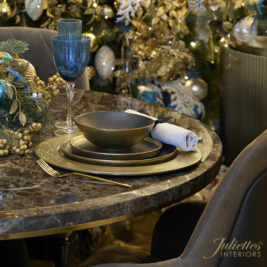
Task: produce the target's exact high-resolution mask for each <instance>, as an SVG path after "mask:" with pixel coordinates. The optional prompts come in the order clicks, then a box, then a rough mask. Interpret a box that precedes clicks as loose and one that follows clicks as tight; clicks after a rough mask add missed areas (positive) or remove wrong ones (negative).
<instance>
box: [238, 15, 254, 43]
mask: <svg viewBox="0 0 267 267" xmlns="http://www.w3.org/2000/svg"><path fill="white" fill-rule="evenodd" d="M257 33H258V23H257V20H256V18H255V16H247V17H245V18H243V19H241V20H240V21H239V22H238V23H236V25H235V27H234V34H235V37H236V38H237V39H238V40H239V41H241V42H249V41H251V40H252V39H254V37H255V36H256V35H257Z"/></svg>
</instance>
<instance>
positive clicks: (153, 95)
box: [137, 90, 157, 104]
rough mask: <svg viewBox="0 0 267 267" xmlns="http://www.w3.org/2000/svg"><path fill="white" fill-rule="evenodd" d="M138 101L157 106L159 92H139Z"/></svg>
mask: <svg viewBox="0 0 267 267" xmlns="http://www.w3.org/2000/svg"><path fill="white" fill-rule="evenodd" d="M137 99H140V100H143V101H146V102H149V103H153V104H157V92H153V91H145V90H138V93H137Z"/></svg>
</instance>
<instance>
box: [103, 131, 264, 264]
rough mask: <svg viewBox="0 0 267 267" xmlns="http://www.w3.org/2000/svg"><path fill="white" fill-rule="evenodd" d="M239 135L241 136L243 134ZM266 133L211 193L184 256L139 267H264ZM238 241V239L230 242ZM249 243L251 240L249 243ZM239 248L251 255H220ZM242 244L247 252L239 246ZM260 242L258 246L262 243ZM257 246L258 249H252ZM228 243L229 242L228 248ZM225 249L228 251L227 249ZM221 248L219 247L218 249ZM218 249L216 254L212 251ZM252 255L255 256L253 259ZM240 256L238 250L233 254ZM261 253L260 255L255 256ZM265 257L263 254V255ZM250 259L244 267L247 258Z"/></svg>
mask: <svg viewBox="0 0 267 267" xmlns="http://www.w3.org/2000/svg"><path fill="white" fill-rule="evenodd" d="M241 134H242V133H241ZM266 190H267V130H266V131H265V132H264V133H262V134H261V135H260V136H259V137H258V138H256V139H255V140H254V141H253V142H252V143H251V144H250V145H248V146H247V147H246V148H245V149H244V150H243V151H242V152H241V153H240V154H239V156H238V157H237V158H236V160H235V161H234V162H233V164H232V165H231V166H230V168H229V169H228V171H227V173H226V174H225V175H224V177H223V179H222V181H221V182H220V184H219V185H218V187H217V189H216V190H215V192H214V194H213V196H212V198H211V199H210V201H209V203H208V205H207V206H206V209H205V210H204V212H203V214H202V216H201V218H200V220H199V222H198V224H197V226H196V228H195V230H194V232H193V234H192V236H191V238H190V240H189V242H188V244H187V246H186V248H185V250H184V252H183V253H182V255H181V256H180V257H179V258H177V259H172V260H168V261H164V262H158V263H153V264H142V267H148V266H149V267H152V266H153V267H156V266H157V267H160V266H162V267H163V266H166V267H167V266H168V267H240V266H242V267H251V266H256V267H264V266H266V262H267V260H266V257H267V251H266V250H267V247H266V248H265V247H264V246H267V234H266V231H267V230H266V225H267V215H266V211H265V210H264V207H265V206H266V207H267V192H266V193H265V191H266ZM234 238H236V240H235V239H234ZM249 241H251V243H250V244H248V243H249ZM221 242H222V244H223V243H229V242H230V243H232V242H233V244H232V248H233V245H234V244H236V245H235V248H236V247H237V245H240V244H241V243H242V245H241V247H239V248H240V249H239V251H241V252H247V251H249V252H251V253H252V254H251V257H250V256H249V253H248V254H247V255H245V256H244V254H243V253H242V255H241V256H242V257H244V258H245V259H244V260H243V261H241V264H240V261H238V259H240V258H241V257H239V258H238V254H237V256H236V257H235V256H234V255H232V256H228V259H227V258H226V257H221V255H222V254H221V250H220V246H219V244H220V243H221ZM245 242H247V243H246V244H245V249H246V248H247V245H248V249H247V250H242V246H243V245H244V243H245ZM261 242H262V243H261ZM254 243H256V244H257V246H255V245H254V246H253V247H251V245H252V244H254ZM229 245H230V244H229ZM229 245H228V248H229ZM218 248H219V249H218ZM217 249H218V252H217V253H216V251H217ZM253 252H256V257H253ZM237 253H238V251H237ZM259 253H260V255H261V256H262V257H263V256H265V257H264V259H261V257H258V256H259ZM264 254H265V255H264ZM249 258H251V259H250V261H248V263H249V264H250V265H249V264H248V263H247V264H245V263H246V260H247V259H249ZM100 266H101V267H102V266H103V267H135V266H136V265H134V264H103V265H102V264H101V265H99V267H100Z"/></svg>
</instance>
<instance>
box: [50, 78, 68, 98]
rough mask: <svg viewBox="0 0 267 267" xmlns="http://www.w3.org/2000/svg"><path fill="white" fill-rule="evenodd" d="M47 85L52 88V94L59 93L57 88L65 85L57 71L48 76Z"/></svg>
mask: <svg viewBox="0 0 267 267" xmlns="http://www.w3.org/2000/svg"><path fill="white" fill-rule="evenodd" d="M48 86H49V88H50V89H51V90H52V94H53V95H54V96H56V95H58V94H59V90H58V89H57V88H61V87H65V86H66V82H65V81H64V80H63V79H62V78H61V77H60V75H59V73H57V74H56V75H53V76H52V77H50V78H48Z"/></svg>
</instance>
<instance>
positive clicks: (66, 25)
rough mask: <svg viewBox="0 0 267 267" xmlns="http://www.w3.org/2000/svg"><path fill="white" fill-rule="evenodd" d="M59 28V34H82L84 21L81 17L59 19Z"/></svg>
mask: <svg viewBox="0 0 267 267" xmlns="http://www.w3.org/2000/svg"><path fill="white" fill-rule="evenodd" d="M57 29H58V35H81V34H82V21H81V20H80V19H59V20H58V22H57Z"/></svg>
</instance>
